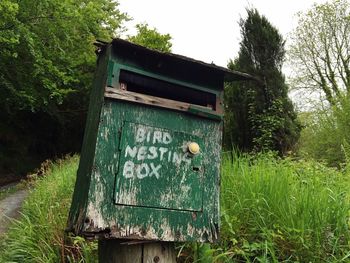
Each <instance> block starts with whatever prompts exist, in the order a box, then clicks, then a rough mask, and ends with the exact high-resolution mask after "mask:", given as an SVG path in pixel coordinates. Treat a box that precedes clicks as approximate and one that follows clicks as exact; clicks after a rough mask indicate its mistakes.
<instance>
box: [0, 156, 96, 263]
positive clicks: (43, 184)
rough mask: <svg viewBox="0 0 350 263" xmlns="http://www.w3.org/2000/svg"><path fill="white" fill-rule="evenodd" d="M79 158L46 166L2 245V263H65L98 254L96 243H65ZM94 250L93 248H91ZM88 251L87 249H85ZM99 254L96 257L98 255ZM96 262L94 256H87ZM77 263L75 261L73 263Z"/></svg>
mask: <svg viewBox="0 0 350 263" xmlns="http://www.w3.org/2000/svg"><path fill="white" fill-rule="evenodd" d="M77 164H78V157H77V156H75V157H73V158H67V159H65V160H60V161H58V162H56V163H55V164H49V163H46V168H45V176H44V177H40V178H37V179H36V180H34V188H33V190H32V192H31V193H30V195H29V197H28V199H27V200H26V201H25V203H24V205H23V208H22V217H21V218H20V219H19V220H18V221H15V222H14V224H13V225H12V227H11V229H10V230H9V231H8V235H7V237H5V239H4V240H3V241H2V244H1V249H0V262H31V263H32V262H36V263H37V262H42V263H48V262H55V263H56V262H64V261H66V260H67V261H72V262H73V261H74V258H81V256H83V255H82V254H84V252H87V253H90V251H91V250H94V249H95V250H96V248H95V247H94V246H96V245H94V244H93V243H92V244H91V245H90V244H88V243H85V241H84V240H83V239H79V238H76V239H74V240H72V241H71V242H69V243H68V245H67V243H66V242H65V241H66V240H65V235H64V229H65V226H66V222H67V215H68V210H69V207H70V202H71V196H72V192H73V186H74V182H75V175H76V169H77ZM89 246H92V247H89ZM84 248H88V249H84ZM95 254H96V253H95ZM86 258H90V259H91V260H90V261H85V262H93V260H94V256H93V255H91V257H90V256H89V257H88V256H87V257H86ZM74 262H75V261H74Z"/></svg>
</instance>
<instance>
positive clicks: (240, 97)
mask: <svg viewBox="0 0 350 263" xmlns="http://www.w3.org/2000/svg"><path fill="white" fill-rule="evenodd" d="M247 14H248V17H247V18H246V19H245V20H244V19H241V21H240V27H241V35H242V41H241V43H240V50H239V55H238V58H237V59H235V60H234V61H231V62H230V63H229V65H228V67H229V68H230V69H233V70H239V71H243V72H247V73H249V74H251V75H253V76H255V78H256V79H257V81H256V82H249V83H239V84H231V85H228V86H227V87H226V97H225V99H226V102H225V103H226V107H227V108H226V112H227V114H226V119H225V120H226V131H225V134H226V143H227V142H228V143H229V144H231V145H238V147H239V148H241V149H244V150H257V151H260V150H276V151H278V152H279V153H280V154H283V153H285V152H286V151H288V150H290V149H291V147H292V146H293V145H294V143H295V142H296V140H297V138H298V136H299V131H300V127H299V124H298V122H297V120H296V114H295V112H294V108H293V105H292V103H291V101H290V99H289V98H288V86H287V85H286V83H285V79H284V76H283V74H282V72H281V68H282V64H283V59H284V55H285V49H284V40H283V38H282V36H281V35H280V34H279V32H278V30H277V29H276V28H274V27H273V26H272V25H271V24H270V22H269V21H268V20H267V19H266V18H265V17H264V16H260V14H259V13H258V11H257V10H256V9H248V10H247ZM228 138H230V139H228Z"/></svg>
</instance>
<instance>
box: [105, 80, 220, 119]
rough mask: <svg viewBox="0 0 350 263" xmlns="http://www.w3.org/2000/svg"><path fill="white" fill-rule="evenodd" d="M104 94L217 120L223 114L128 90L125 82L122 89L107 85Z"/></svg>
mask: <svg viewBox="0 0 350 263" xmlns="http://www.w3.org/2000/svg"><path fill="white" fill-rule="evenodd" d="M104 96H105V97H106V98H112V99H119V100H126V101H130V102H136V103H141V104H146V105H151V106H156V107H161V108H167V109H173V110H178V111H185V112H188V113H191V114H194V115H198V116H202V117H208V118H211V119H216V120H221V119H222V116H223V115H222V114H221V113H219V112H216V111H214V110H212V109H211V108H208V107H204V106H200V105H194V104H190V103H186V102H181V101H175V100H169V99H164V98H159V97H155V96H151V95H145V94H140V93H137V92H132V91H127V90H125V86H124V85H123V84H121V88H120V89H115V88H110V87H106V90H105V95H104ZM194 109H195V110H194Z"/></svg>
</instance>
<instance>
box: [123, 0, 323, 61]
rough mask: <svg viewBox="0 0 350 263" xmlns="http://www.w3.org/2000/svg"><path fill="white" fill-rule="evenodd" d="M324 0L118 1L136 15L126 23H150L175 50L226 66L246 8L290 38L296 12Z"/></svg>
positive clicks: (235, 50)
mask: <svg viewBox="0 0 350 263" xmlns="http://www.w3.org/2000/svg"><path fill="white" fill-rule="evenodd" d="M314 2H318V3H320V2H325V0H293V1H290V0H249V1H247V0H215V1H210V0H147V1H145V0H119V3H120V6H119V8H120V10H121V11H123V12H126V13H128V14H129V16H131V17H133V18H134V20H133V21H132V22H128V23H127V24H126V25H127V27H128V28H130V29H131V31H129V34H134V33H135V31H134V30H133V28H134V26H135V24H137V23H142V22H147V23H148V24H149V26H150V27H155V28H157V29H158V31H159V32H160V33H162V34H165V33H169V34H170V35H171V36H172V44H173V48H172V52H173V53H176V54H180V55H184V56H188V57H191V58H194V59H198V60H202V61H204V62H207V63H211V62H214V63H215V64H216V65H220V66H224V67H226V66H227V63H228V61H229V59H230V58H231V59H233V58H234V57H236V56H237V53H238V49H239V41H240V29H239V25H238V21H239V19H240V18H241V17H243V18H244V17H245V15H246V11H245V8H246V7H255V8H257V9H258V11H259V12H260V14H263V15H265V16H266V17H267V18H268V20H269V21H270V22H271V23H272V24H273V25H274V26H275V27H277V28H278V29H279V30H280V32H281V33H282V34H283V35H284V37H285V38H287V36H288V33H289V32H290V31H291V30H292V29H293V27H295V26H296V24H297V19H296V16H295V14H296V13H297V12H298V11H305V10H306V9H308V8H310V7H311V6H312V4H313V3H314Z"/></svg>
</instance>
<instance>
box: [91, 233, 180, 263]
mask: <svg viewBox="0 0 350 263" xmlns="http://www.w3.org/2000/svg"><path fill="white" fill-rule="evenodd" d="M98 258H99V262H100V263H175V262H176V253H175V246H174V243H172V242H147V241H146V242H144V243H141V242H128V241H126V240H118V239H104V240H99V242H98Z"/></svg>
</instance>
